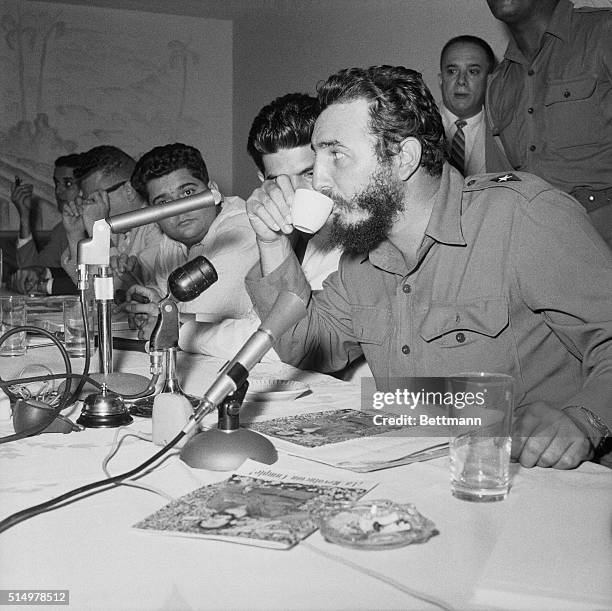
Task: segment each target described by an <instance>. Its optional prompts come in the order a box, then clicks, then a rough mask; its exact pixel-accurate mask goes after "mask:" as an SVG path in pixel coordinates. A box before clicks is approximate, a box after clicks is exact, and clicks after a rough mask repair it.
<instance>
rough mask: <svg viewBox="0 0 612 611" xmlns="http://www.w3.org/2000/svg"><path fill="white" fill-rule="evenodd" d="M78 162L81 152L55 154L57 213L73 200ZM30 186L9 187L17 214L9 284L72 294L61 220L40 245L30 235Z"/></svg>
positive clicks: (72, 287) (75, 195)
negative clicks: (14, 255)
mask: <svg viewBox="0 0 612 611" xmlns="http://www.w3.org/2000/svg"><path fill="white" fill-rule="evenodd" d="M79 164H80V155H78V154H76V153H75V154H71V155H64V156H62V157H58V158H57V159H56V160H55V168H54V170H53V184H54V186H55V201H56V203H57V207H58V210H59V211H60V213H61V212H62V211H63V209H64V206H66V205H70V202H74V201H75V199H76V197H77V195H78V191H79V190H78V186H77V182H76V179H75V177H74V173H75V171H77V170H78V167H79ZM32 193H33V186H32V185H31V184H28V183H17V182H16V183H15V184H13V188H12V189H11V201H12V202H13V204H15V207H16V208H17V211H18V213H19V237H18V239H17V260H16V262H17V267H18V268H19V269H18V270H17V272H15V274H14V275H13V277H12V279H11V286H12V287H13V288H14V289H15V290H17V291H19V292H22V293H29V292H31V291H32V290H39V291H41V292H42V291H43V290H44V291H45V292H47V293H48V294H60V293H72V292H75V291H76V287H75V286H74V284H73V282H72V280H70V278H69V277H68V276H67V274H66V273H65V272H64V270H63V269H62V266H61V256H62V252H63V251H64V249H65V248H66V247H67V246H68V240H67V238H66V230H65V229H64V225H63V223H62V222H61V221H60V222H59V223H57V225H55V227H53V229H51V232H50V234H49V239H48V241H47V243H46V244H45V246H44V247H43V248H40V249H39V248H38V246H37V245H36V242H35V241H34V238H33V237H32V229H31V224H30V221H31V219H30V215H31V212H32Z"/></svg>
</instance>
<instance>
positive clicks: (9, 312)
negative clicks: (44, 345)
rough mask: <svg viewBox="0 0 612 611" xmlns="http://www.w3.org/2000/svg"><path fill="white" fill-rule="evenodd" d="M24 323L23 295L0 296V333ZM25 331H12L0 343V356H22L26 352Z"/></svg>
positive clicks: (24, 302)
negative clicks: (11, 333) (0, 343)
mask: <svg viewBox="0 0 612 611" xmlns="http://www.w3.org/2000/svg"><path fill="white" fill-rule="evenodd" d="M25 324H26V299H25V297H0V335H4V334H5V333H6V332H7V331H10V330H11V329H14V328H15V327H23V326H25ZM26 348H27V343H26V332H25V331H20V332H19V333H14V334H13V335H11V336H10V337H8V338H7V339H5V340H4V341H3V342H2V345H0V356H23V355H24V354H25V353H26Z"/></svg>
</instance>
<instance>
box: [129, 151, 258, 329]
mask: <svg viewBox="0 0 612 611" xmlns="http://www.w3.org/2000/svg"><path fill="white" fill-rule="evenodd" d="M131 183H132V185H133V188H134V189H136V190H137V191H138V192H139V193H140V195H141V196H142V197H143V198H144V199H145V200H146V201H147V202H148V205H149V206H156V205H160V204H163V203H166V202H169V201H174V200H177V199H180V198H182V197H188V196H190V195H195V194H197V193H201V192H202V191H204V190H205V189H210V190H211V191H212V192H213V194H214V195H215V197H216V199H217V202H218V205H217V206H215V207H213V208H203V209H200V210H193V211H191V212H184V213H182V214H179V215H177V216H174V217H170V218H167V219H163V220H161V221H159V222H158V225H159V228H160V229H161V232H162V236H161V238H160V239H159V241H158V243H157V248H156V250H155V252H154V253H153V256H152V257H151V253H149V255H148V258H149V262H150V265H151V266H152V267H153V269H154V270H155V275H154V280H153V282H152V283H150V284H149V285H148V286H138V285H134V286H132V287H131V288H130V289H129V290H128V293H127V297H128V300H129V303H127V304H126V305H125V309H126V310H127V311H128V312H133V313H138V314H146V315H148V318H149V320H148V323H147V325H146V326H145V327H144V328H143V330H142V335H143V337H147V335H148V334H149V333H150V331H151V330H152V326H153V324H154V323H155V320H156V318H157V313H158V310H157V302H158V301H159V300H160V299H161V298H162V297H164V296H165V295H166V294H167V292H168V290H167V282H168V276H169V275H170V273H171V272H172V271H173V270H175V269H176V268H177V267H179V266H181V265H184V264H185V263H186V262H187V261H190V260H191V259H194V258H195V257H197V256H200V255H203V256H205V257H206V258H207V259H209V260H210V261H211V263H212V264H213V266H214V267H215V269H216V271H217V274H218V277H219V279H218V280H217V282H216V283H215V284H213V285H212V286H211V287H210V288H208V289H207V290H206V291H205V292H204V293H202V295H200V296H199V297H198V298H196V299H194V300H193V301H190V302H187V303H182V304H179V310H180V312H181V316H182V319H183V322H185V321H191V322H193V323H195V320H197V321H199V325H200V329H201V331H204V330H209V329H211V328H213V327H215V326H216V325H217V324H218V323H220V322H221V321H223V320H225V319H227V318H230V319H241V318H243V317H246V316H248V315H249V313H250V312H251V311H252V304H251V301H250V299H249V297H248V295H247V293H246V290H245V286H244V277H245V275H246V273H247V271H248V270H249V269H250V268H251V267H252V266H253V264H254V263H255V262H256V261H257V259H258V252H257V246H256V244H255V235H254V233H253V230H252V229H251V226H250V223H249V220H248V217H247V215H246V209H245V204H244V201H243V200H241V199H240V198H238V197H223V196H222V195H221V193H220V192H219V189H218V187H217V184H216V183H215V182H214V181H213V180H211V179H210V178H209V175H208V170H207V168H206V164H205V162H204V160H203V159H202V155H201V154H200V151H198V150H197V149H196V148H194V147H192V146H188V145H186V144H181V143H175V144H168V145H165V146H158V147H155V148H154V149H152V150H150V151H149V152H148V153H145V154H144V155H143V156H142V157H141V158H140V160H139V161H138V163H137V164H136V167H135V168H134V172H133V174H132V179H131ZM134 294H140V295H142V296H145V297H147V298H148V299H149V300H150V302H149V303H148V304H141V303H137V302H135V301H132V297H133V295H134ZM190 314H191V315H195V316H185V315H190ZM194 317H195V320H194ZM190 334H191V331H190V327H188V328H185V327H184V329H183V330H182V331H181V336H183V335H186V336H189V335H190Z"/></svg>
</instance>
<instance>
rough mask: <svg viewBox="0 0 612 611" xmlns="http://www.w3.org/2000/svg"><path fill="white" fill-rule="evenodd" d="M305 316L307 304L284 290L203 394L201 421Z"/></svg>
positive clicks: (243, 380) (199, 416)
mask: <svg viewBox="0 0 612 611" xmlns="http://www.w3.org/2000/svg"><path fill="white" fill-rule="evenodd" d="M304 316H306V304H305V303H304V302H303V301H302V299H301V298H300V297H298V296H297V295H296V294H295V293H291V292H289V291H283V292H281V293H280V294H279V295H278V297H277V299H276V301H275V302H274V305H273V306H272V309H271V310H270V313H269V314H268V316H267V318H266V319H265V320H264V321H263V322H262V323H261V325H260V327H259V329H257V331H255V333H253V335H251V337H250V338H249V339H248V340H247V341H246V343H245V344H244V345H243V346H242V348H240V350H239V351H238V353H237V354H236V356H235V357H234V358H233V359H232V360H231V361H229V363H227V364H226V365H225V367H223V369H222V370H221V373H220V374H219V375H218V376H217V379H216V380H215V381H214V382H213V383H212V385H211V386H210V387H209V389H208V390H207V391H206V392H205V393H204V396H203V397H202V401H201V402H200V405H199V406H198V408H197V410H196V414H195V421H196V422H199V421H200V420H201V419H202V418H203V417H204V416H205V415H206V414H207V413H210V411H212V410H213V409H214V408H215V407H216V406H218V405H220V404H221V402H222V401H223V400H224V399H225V398H226V397H227V395H229V394H230V393H232V392H234V391H235V390H236V389H237V388H239V387H240V386H242V384H244V382H245V381H246V379H247V377H248V374H249V371H251V369H253V367H255V365H256V364H257V363H259V361H260V360H261V359H262V358H263V357H264V355H265V354H266V352H268V350H270V348H272V346H273V345H274V342H275V341H276V340H277V339H278V338H279V337H280V336H281V335H282V334H283V333H285V331H287V330H289V328H290V327H292V326H293V325H295V324H296V323H297V322H299V321H300V320H301V319H302V318H304Z"/></svg>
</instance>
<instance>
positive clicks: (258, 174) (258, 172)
mask: <svg viewBox="0 0 612 611" xmlns="http://www.w3.org/2000/svg"><path fill="white" fill-rule="evenodd" d="M257 178H259V182H263V181H264V180H265V179H266V177H265V176H264V175H263V172H261V171H260V170H258V171H257Z"/></svg>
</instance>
